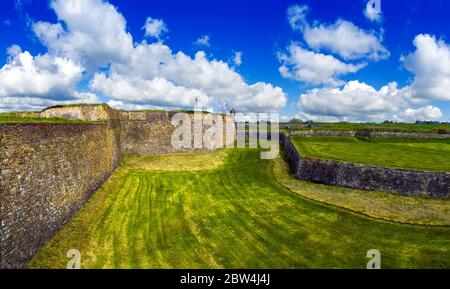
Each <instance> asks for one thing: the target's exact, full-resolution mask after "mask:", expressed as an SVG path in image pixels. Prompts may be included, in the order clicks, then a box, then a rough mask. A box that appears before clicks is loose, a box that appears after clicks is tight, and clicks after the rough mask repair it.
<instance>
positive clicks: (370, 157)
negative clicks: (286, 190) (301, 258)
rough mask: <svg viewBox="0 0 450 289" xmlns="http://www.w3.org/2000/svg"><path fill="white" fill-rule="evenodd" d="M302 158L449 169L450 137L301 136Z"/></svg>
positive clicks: (297, 143) (295, 138) (295, 139)
mask: <svg viewBox="0 0 450 289" xmlns="http://www.w3.org/2000/svg"><path fill="white" fill-rule="evenodd" d="M291 139H292V141H293V142H294V144H295V146H296V147H297V149H298V150H299V152H300V154H302V155H303V156H305V157H311V158H318V159H330V160H336V161H343V162H349V163H357V164H367V165H375V166H381V167H392V168H401V169H412V170H419V171H435V172H450V139H415V138H355V137H302V136H292V137H291Z"/></svg>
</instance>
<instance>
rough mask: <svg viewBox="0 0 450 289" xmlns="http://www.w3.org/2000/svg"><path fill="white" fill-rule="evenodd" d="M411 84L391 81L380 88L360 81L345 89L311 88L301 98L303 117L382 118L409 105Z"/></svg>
mask: <svg viewBox="0 0 450 289" xmlns="http://www.w3.org/2000/svg"><path fill="white" fill-rule="evenodd" d="M410 93H411V92H410V90H409V87H406V88H401V89H399V88H398V85H397V83H395V82H392V83H389V84H388V85H386V86H383V87H382V88H380V89H379V90H377V89H375V88H374V87H372V86H370V85H368V84H366V83H362V82H359V81H350V82H348V83H347V84H346V85H344V86H343V87H342V88H321V89H312V90H309V91H307V92H306V93H304V94H302V95H301V96H300V99H299V103H298V105H299V108H300V110H301V115H300V117H303V118H304V119H305V118H307V119H311V120H332V121H383V120H386V119H390V118H392V116H393V115H394V114H396V113H398V112H399V111H400V110H401V109H404V108H406V107H407V106H408V104H409V97H410Z"/></svg>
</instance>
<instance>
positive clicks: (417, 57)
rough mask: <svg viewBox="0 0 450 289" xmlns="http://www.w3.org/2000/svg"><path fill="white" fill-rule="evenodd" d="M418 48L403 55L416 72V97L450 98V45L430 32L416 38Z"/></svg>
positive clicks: (407, 65) (408, 68)
mask: <svg viewBox="0 0 450 289" xmlns="http://www.w3.org/2000/svg"><path fill="white" fill-rule="evenodd" d="M414 45H415V47H416V50H415V51H414V52H413V53H411V54H409V55H407V56H404V57H402V59H401V60H402V62H403V64H404V66H405V67H406V69H407V70H409V71H410V72H412V73H414V75H415V77H414V81H413V83H412V89H413V91H414V97H416V98H418V99H423V100H450V45H448V44H446V43H445V42H444V41H443V40H437V39H436V37H434V36H432V35H428V34H419V35H417V36H416V37H415V39H414Z"/></svg>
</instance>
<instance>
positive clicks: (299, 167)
mask: <svg viewBox="0 0 450 289" xmlns="http://www.w3.org/2000/svg"><path fill="white" fill-rule="evenodd" d="M280 142H281V144H282V145H283V147H284V150H285V152H286V158H287V161H288V163H289V167H290V169H291V171H292V172H294V173H295V175H296V177H297V178H298V179H301V180H308V181H312V182H316V183H321V184H325V185H337V186H343V187H348V188H354V189H360V190H374V191H382V192H391V193H396V194H401V195H421V196H429V197H435V198H443V199H444V198H450V173H444V172H443V173H440V172H420V171H413V170H403V169H393V168H384V167H377V166H369V165H361V164H352V163H346V162H339V161H334V160H321V159H315V158H308V157H304V156H302V155H301V154H300V153H299V152H298V150H297V148H296V147H295V145H294V144H293V143H292V142H291V139H290V138H289V137H288V136H287V135H286V134H285V133H283V132H281V133H280Z"/></svg>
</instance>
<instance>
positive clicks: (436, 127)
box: [297, 122, 450, 134]
mask: <svg viewBox="0 0 450 289" xmlns="http://www.w3.org/2000/svg"><path fill="white" fill-rule="evenodd" d="M297 130H336V131H357V130H366V131H379V132H407V133H441V134H442V133H445V134H450V124H411V123H350V122H337V123H326V122H321V123H319V122H318V123H314V125H313V127H312V128H310V127H307V126H305V127H298V128H297Z"/></svg>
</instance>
